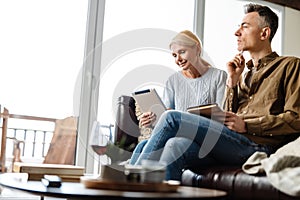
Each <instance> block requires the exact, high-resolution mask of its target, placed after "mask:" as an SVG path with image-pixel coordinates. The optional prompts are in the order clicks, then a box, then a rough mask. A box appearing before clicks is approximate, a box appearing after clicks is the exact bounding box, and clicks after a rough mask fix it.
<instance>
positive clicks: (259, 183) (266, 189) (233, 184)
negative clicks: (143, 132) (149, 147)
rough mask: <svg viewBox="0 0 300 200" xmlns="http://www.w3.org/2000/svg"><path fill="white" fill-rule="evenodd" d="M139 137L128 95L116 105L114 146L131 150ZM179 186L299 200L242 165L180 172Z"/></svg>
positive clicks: (243, 196)
mask: <svg viewBox="0 0 300 200" xmlns="http://www.w3.org/2000/svg"><path fill="white" fill-rule="evenodd" d="M138 136H139V128H138V120H137V119H136V116H135V101H134V99H133V98H132V97H131V96H121V97H119V98H118V103H117V118H116V124H115V137H116V138H117V140H116V144H117V145H119V146H120V147H122V148H124V149H126V150H129V151H132V150H133V148H134V147H135V145H136V144H137V142H138V140H137V137H138ZM182 185H185V186H192V187H202V188H212V189H219V190H223V191H226V192H228V194H229V197H228V199H255V200H256V199H272V200H276V199H286V200H291V199H299V198H295V197H292V196H288V195H286V194H284V193H282V192H280V191H278V190H277V189H276V188H274V187H273V186H272V185H271V183H270V182H269V181H268V179H267V177H266V175H264V174H263V175H248V174H246V173H244V172H243V171H242V168H241V166H215V167H210V168H201V167H199V166H194V167H193V168H188V169H185V170H184V171H183V174H182Z"/></svg>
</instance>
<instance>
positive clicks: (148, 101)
mask: <svg viewBox="0 0 300 200" xmlns="http://www.w3.org/2000/svg"><path fill="white" fill-rule="evenodd" d="M132 96H133V98H134V99H135V101H136V102H137V104H138V105H139V106H140V108H141V111H142V112H143V113H144V112H153V113H154V114H155V115H156V120H155V122H154V123H153V125H155V124H156V123H157V121H158V119H159V118H160V116H161V114H162V113H163V112H164V111H165V110H167V109H166V106H165V104H164V103H163V101H162V100H161V98H160V96H159V95H158V94H157V92H156V90H155V89H146V90H141V91H137V92H134V93H132Z"/></svg>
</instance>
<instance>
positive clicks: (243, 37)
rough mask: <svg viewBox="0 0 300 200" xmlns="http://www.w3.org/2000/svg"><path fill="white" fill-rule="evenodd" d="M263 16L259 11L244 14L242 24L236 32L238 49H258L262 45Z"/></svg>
mask: <svg viewBox="0 0 300 200" xmlns="http://www.w3.org/2000/svg"><path fill="white" fill-rule="evenodd" d="M260 22H261V18H260V16H259V15H258V13H257V12H251V13H248V14H246V15H245V16H244V18H243V21H242V23H241V25H240V26H239V28H238V30H237V31H236V32H235V36H237V45H238V48H237V49H238V51H250V52H251V51H256V50H259V48H260V46H261V42H260V41H261V33H262V27H261V26H260V24H261V23H260Z"/></svg>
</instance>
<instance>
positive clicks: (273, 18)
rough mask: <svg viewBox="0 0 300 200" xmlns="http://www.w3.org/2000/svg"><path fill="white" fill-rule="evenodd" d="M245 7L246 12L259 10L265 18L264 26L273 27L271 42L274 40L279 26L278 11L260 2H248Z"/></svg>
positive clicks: (259, 13)
mask: <svg viewBox="0 0 300 200" xmlns="http://www.w3.org/2000/svg"><path fill="white" fill-rule="evenodd" d="M244 8H245V14H247V13H251V12H257V13H258V15H259V16H260V17H262V19H263V23H264V24H262V26H268V27H270V29H271V34H270V42H271V41H272V39H273V37H274V35H275V33H276V31H277V28H278V16H277V15H276V13H274V12H273V11H272V10H271V9H270V8H269V7H268V6H263V5H259V4H253V3H250V4H246V5H245V6H244Z"/></svg>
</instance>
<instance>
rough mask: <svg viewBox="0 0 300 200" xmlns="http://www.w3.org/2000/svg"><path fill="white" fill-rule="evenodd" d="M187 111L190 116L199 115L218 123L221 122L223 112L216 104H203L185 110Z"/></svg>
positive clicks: (223, 115) (223, 116)
mask: <svg viewBox="0 0 300 200" xmlns="http://www.w3.org/2000/svg"><path fill="white" fill-rule="evenodd" d="M187 111H188V112H189V113H192V114H196V115H201V116H204V117H207V118H210V119H213V120H216V121H219V122H223V121H224V118H225V112H224V111H223V110H222V109H221V108H220V107H219V106H218V104H205V105H199V106H193V107H189V108H187Z"/></svg>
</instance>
